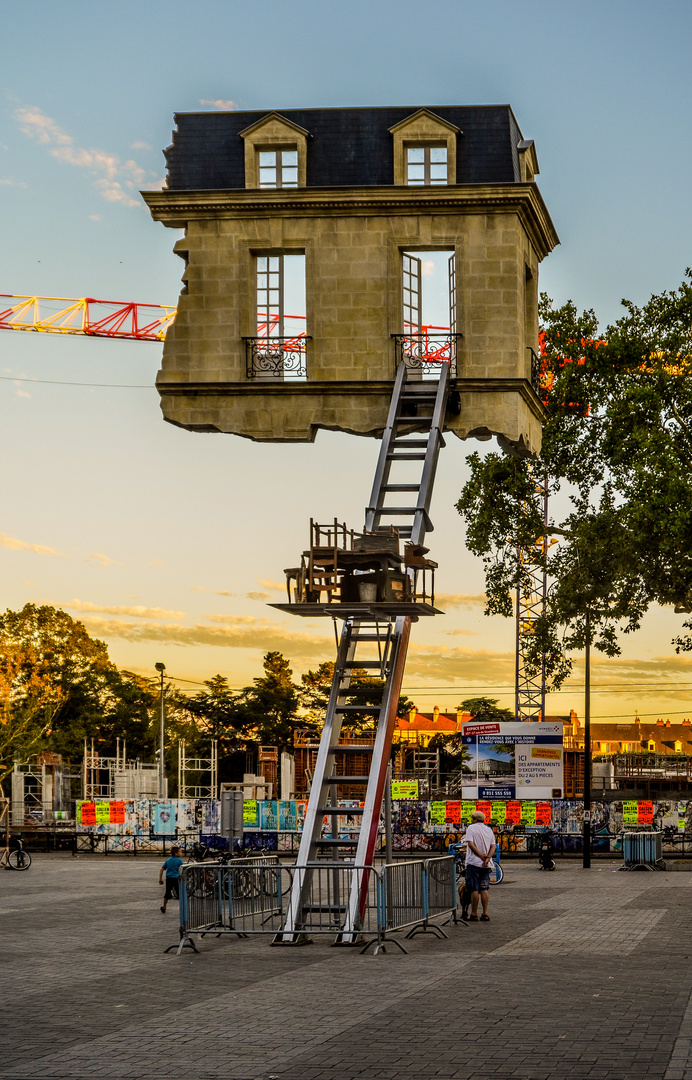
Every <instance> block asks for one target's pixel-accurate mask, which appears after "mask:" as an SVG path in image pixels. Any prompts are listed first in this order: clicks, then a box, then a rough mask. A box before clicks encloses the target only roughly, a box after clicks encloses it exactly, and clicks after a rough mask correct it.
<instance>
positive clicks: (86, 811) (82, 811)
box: [77, 802, 96, 825]
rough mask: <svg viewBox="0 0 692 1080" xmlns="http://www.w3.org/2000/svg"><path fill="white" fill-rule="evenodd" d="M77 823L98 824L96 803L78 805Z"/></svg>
mask: <svg viewBox="0 0 692 1080" xmlns="http://www.w3.org/2000/svg"><path fill="white" fill-rule="evenodd" d="M77 823H78V824H79V825H95V824H96V803H93V802H82V803H78V804H77Z"/></svg>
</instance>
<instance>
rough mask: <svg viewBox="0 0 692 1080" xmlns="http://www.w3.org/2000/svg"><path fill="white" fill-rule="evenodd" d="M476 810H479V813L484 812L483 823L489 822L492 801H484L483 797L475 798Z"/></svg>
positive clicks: (487, 823)
mask: <svg viewBox="0 0 692 1080" xmlns="http://www.w3.org/2000/svg"><path fill="white" fill-rule="evenodd" d="M476 810H480V812H481V814H485V824H486V825H489V824H490V815H491V814H492V812H493V807H492V803H489V802H486V801H485V799H477V800H476Z"/></svg>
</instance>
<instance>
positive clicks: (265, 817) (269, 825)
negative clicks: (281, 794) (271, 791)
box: [259, 799, 278, 832]
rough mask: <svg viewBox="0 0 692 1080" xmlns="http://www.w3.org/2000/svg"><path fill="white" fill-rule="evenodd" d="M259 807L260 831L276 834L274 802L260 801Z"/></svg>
mask: <svg viewBox="0 0 692 1080" xmlns="http://www.w3.org/2000/svg"><path fill="white" fill-rule="evenodd" d="M259 807H260V829H262V830H263V832H276V830H277V828H278V822H277V817H276V800H274V799H262V800H261V801H260V804H259Z"/></svg>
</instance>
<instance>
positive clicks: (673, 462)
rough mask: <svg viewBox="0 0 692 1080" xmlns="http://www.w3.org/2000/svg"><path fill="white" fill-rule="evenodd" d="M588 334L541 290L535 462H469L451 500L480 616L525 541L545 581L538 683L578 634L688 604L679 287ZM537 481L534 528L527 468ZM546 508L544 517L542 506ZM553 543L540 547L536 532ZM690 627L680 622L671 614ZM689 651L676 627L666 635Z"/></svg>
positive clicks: (510, 588) (511, 575)
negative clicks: (481, 596)
mask: <svg viewBox="0 0 692 1080" xmlns="http://www.w3.org/2000/svg"><path fill="white" fill-rule="evenodd" d="M623 305H624V308H625V315H624V316H623V317H622V318H621V319H619V320H618V321H617V322H616V323H615V324H614V325H613V326H609V327H608V328H607V329H606V330H605V331H603V332H601V331H600V330H599V327H598V323H597V320H596V317H595V315H594V313H593V312H592V311H587V312H583V313H582V314H579V313H578V312H577V309H576V308H575V306H574V305H573V304H572V303H567V304H565V305H563V306H562V307H560V308H557V309H555V308H554V307H553V305H552V302H551V301H549V300H548V299H547V298H546V297H545V296H543V297H542V300H541V320H542V325H543V331H544V342H545V344H544V364H545V369H546V381H547V383H548V384H549V389H548V391H547V420H546V424H545V428H544V433H543V446H542V450H541V455H540V459H539V460H538V461H535V462H530V461H527V460H516V459H513V458H509V457H506V456H503V455H500V454H497V453H495V454H490V455H488V456H487V457H486V458H485V459H481V458H480V456H479V455H477V454H474V455H472V457H471V459H470V464H471V478H470V480H469V482H468V483H467V484H466V485H465V487H464V489H463V490H462V493H461V498H460V500H459V503H458V509H459V512H460V513H461V514H462V516H463V517H464V518H465V521H466V524H467V530H468V532H467V543H468V546H469V548H470V549H471V550H472V551H473V552H474V553H475V554H477V555H479V556H480V557H481V558H482V559H483V560H484V563H485V571H486V591H487V595H488V602H487V608H486V611H487V612H488V613H489V614H495V613H498V614H502V615H506V616H510V615H512V613H513V612H512V600H513V594H514V590H515V589H516V587H517V585H518V584H519V583H520V582H521V581H522V576H523V575H524V574H525V573H526V565H525V563H524V562H522V559H521V558H520V557H519V554H518V553H519V551H522V550H523V551H528V550H531V549H532V550H533V559H534V561H535V563H536V565H538V566H539V567H541V568H543V567H545V568H546V569H547V572H548V576H549V579H550V582H551V587H550V589H549V594H548V602H547V611H546V615H545V617H541V618H539V619H538V620H537V621H536V622H535V624H534V628H533V635H532V645H531V648H530V650H529V652H530V662H532V664H533V670H534V671H535V670H538V667H539V665H540V663H541V659H542V657H545V661H546V671H547V674H548V676H549V679H551V680H552V685H553V686H554V687H558V686H559V685H560V684H561V683H562V681H563V680H564V679H565V678H566V677H567V675H568V674H569V672H570V670H571V665H572V658H571V655H570V654H571V653H573V652H574V651H575V650H582V649H583V648H584V646H585V644H586V641H587V639H588V640H589V641H590V642H591V643H592V644H593V645H594V646H595V647H596V648H597V649H599V650H600V651H601V652H603V653H604V654H606V655H607V656H615V655H617V654H618V653H619V651H620V647H619V644H618V638H619V634H620V633H621V632H624V633H632V632H634V631H636V630H637V629H638V628H639V626H640V624H641V619H642V617H643V615H644V613H645V611H646V610H647V608H648V607H649V605H650V604H651V603H652V602H658V603H660V604H672V605H675V606H676V607H677V609H678V610H687V611H690V610H692V547H691V546H690V543H689V537H690V535H692V467H691V466H692V378H691V377H690V376H692V285H691V284H690V271H688V272H687V279H686V280H685V281H683V283H682V285H681V286H680V288H679V289H677V290H674V291H672V292H664V293H661V294H660V295H658V296H653V297H652V298H651V299H650V301H649V302H648V303H647V304H645V305H644V306H643V307H641V308H640V307H637V306H636V305H634V304H632V303H631V302H629V301H623ZM544 474H547V476H548V477H549V478H550V491H551V496H557V495H558V493H559V497H557V498H556V497H553V498H551V503H550V512H551V516H550V520H549V521H548V525H547V529H544V525H543V520H542V507H541V506H540V505H539V503H538V501H537V499H536V494H535V489H536V479H537V478H539V477H542V476H543V475H544ZM556 515H557V516H556ZM544 532H545V533H546V534H547V536H548V538H549V539H550V540H551V541H553V540H555V541H557V543H555V544H551V545H550V546H547V547H546V549H545V550H544V549H543V548H542V546H541V545H540V544H539V545H538V546H536V544H537V541H538V540H539V538H540V537H541V536H542V535H543V534H544ZM684 625H685V627H686V628H687V629H692V625H691V624H690V623H686V624H684ZM676 643H677V645H678V648H679V649H692V639H691V638H690V636H689V635H688V636H686V637H684V636H683V637H681V638H679V639H677V642H676Z"/></svg>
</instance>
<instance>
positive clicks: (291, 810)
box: [279, 799, 297, 832]
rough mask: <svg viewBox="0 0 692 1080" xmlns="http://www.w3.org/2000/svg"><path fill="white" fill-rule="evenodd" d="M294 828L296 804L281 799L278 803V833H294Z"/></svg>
mask: <svg viewBox="0 0 692 1080" xmlns="http://www.w3.org/2000/svg"><path fill="white" fill-rule="evenodd" d="M296 828H297V822H296V804H295V803H294V802H292V801H289V800H288V799H281V800H280V802H279V832H295V831H296Z"/></svg>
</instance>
